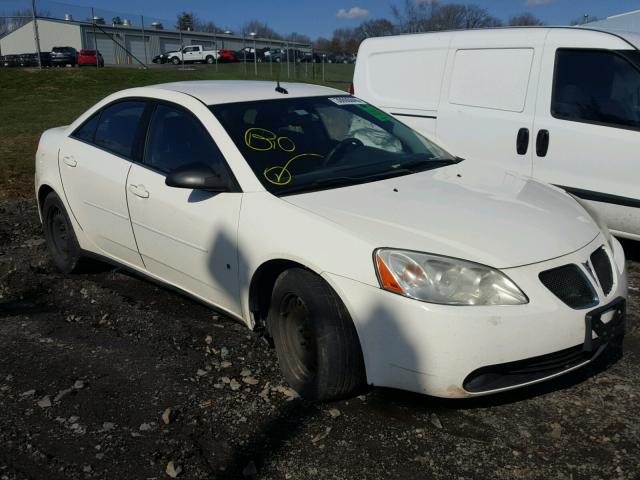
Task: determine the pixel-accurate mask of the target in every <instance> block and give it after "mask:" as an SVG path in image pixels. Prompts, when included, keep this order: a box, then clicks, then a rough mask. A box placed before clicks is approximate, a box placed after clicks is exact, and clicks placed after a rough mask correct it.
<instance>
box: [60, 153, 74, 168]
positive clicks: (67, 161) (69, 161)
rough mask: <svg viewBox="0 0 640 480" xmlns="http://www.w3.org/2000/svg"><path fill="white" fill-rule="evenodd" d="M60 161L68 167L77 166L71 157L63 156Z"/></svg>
mask: <svg viewBox="0 0 640 480" xmlns="http://www.w3.org/2000/svg"><path fill="white" fill-rule="evenodd" d="M62 161H63V162H64V163H65V164H66V165H69V166H70V167H75V166H76V165H78V161H77V160H76V159H75V158H73V155H64V156H63V157H62Z"/></svg>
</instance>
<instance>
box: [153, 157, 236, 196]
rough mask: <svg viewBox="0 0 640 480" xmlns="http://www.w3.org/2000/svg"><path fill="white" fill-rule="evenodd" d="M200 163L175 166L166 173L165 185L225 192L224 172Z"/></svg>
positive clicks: (226, 180) (225, 177)
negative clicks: (175, 167) (171, 170)
mask: <svg viewBox="0 0 640 480" xmlns="http://www.w3.org/2000/svg"><path fill="white" fill-rule="evenodd" d="M216 170H217V169H215V170H214V169H213V168H211V167H209V166H207V165H204V164H202V163H191V164H189V165H185V166H183V167H180V168H177V169H176V170H174V171H173V172H171V173H170V174H168V175H167V177H166V178H165V180H164V183H165V185H167V186H168V187H175V188H189V189H195V190H206V191H208V192H226V191H228V190H229V189H230V188H229V179H228V177H227V174H226V172H223V171H216Z"/></svg>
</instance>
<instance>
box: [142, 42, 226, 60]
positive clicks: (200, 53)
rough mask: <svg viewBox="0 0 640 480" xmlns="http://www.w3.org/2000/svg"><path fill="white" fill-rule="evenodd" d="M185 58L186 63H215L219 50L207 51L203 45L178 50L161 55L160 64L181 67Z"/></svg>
mask: <svg viewBox="0 0 640 480" xmlns="http://www.w3.org/2000/svg"><path fill="white" fill-rule="evenodd" d="M183 58H184V63H195V62H206V63H214V62H215V61H216V58H218V50H205V49H204V47H203V46H202V45H189V46H187V47H183V48H182V51H180V50H176V51H172V52H166V53H163V54H161V55H159V57H158V62H159V63H166V62H171V63H173V64H174V65H179V64H180V63H182V61H183ZM154 61H155V59H154Z"/></svg>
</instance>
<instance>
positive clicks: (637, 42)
mask: <svg viewBox="0 0 640 480" xmlns="http://www.w3.org/2000/svg"><path fill="white" fill-rule="evenodd" d="M531 29H536V30H549V31H550V30H556V29H564V30H582V31H588V32H597V33H603V34H605V35H612V36H615V37H617V38H619V39H621V40H623V41H624V42H626V43H628V44H629V45H630V46H632V47H634V48H636V49H639V50H640V34H637V33H634V32H627V31H621V30H614V29H609V30H605V29H604V28H589V27H588V26H576V27H565V26H558V27H549V26H540V27H536V26H531V27H495V28H475V29H468V30H442V31H437V32H423V33H413V34H407V35H406V36H422V35H437V34H442V33H446V34H456V35H464V34H466V33H470V32H471V33H473V34H474V35H477V34H478V33H480V32H486V34H488V35H495V34H496V33H497V32H503V33H508V32H518V33H522V32H523V31H526V30H531ZM394 36H395V37H398V36H405V35H394ZM376 38H378V39H381V38H390V37H371V40H373V39H376ZM367 40H369V39H367ZM367 40H365V42H367Z"/></svg>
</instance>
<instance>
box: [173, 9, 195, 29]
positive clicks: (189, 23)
mask: <svg viewBox="0 0 640 480" xmlns="http://www.w3.org/2000/svg"><path fill="white" fill-rule="evenodd" d="M198 22H199V20H198V17H197V16H196V14H195V13H193V12H185V11H183V12H180V13H179V14H178V15H177V18H176V28H177V29H178V30H195V29H196V28H195V27H196V25H197V24H198Z"/></svg>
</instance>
